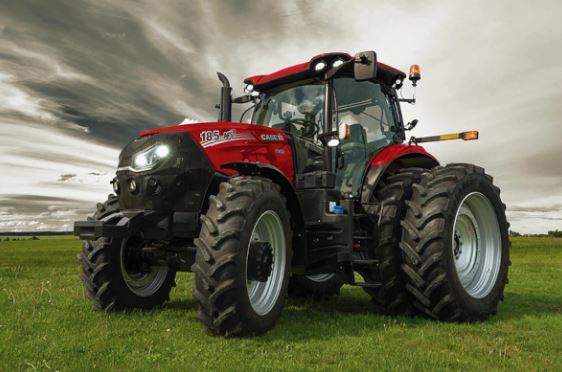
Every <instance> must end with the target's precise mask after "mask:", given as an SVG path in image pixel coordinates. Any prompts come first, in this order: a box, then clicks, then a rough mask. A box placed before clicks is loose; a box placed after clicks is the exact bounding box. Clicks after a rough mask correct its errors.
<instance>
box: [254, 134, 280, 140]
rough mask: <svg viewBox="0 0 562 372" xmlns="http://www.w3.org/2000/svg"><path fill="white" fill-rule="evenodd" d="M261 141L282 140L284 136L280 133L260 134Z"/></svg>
mask: <svg viewBox="0 0 562 372" xmlns="http://www.w3.org/2000/svg"><path fill="white" fill-rule="evenodd" d="M260 138H261V139H262V141H283V140H284V138H283V136H282V135H281V134H262V135H261V136H260Z"/></svg>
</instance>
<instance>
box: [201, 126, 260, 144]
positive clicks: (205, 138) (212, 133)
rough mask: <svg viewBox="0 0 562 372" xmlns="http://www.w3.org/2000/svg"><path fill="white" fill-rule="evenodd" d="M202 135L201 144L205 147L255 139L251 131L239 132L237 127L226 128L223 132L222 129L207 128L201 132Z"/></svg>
mask: <svg viewBox="0 0 562 372" xmlns="http://www.w3.org/2000/svg"><path fill="white" fill-rule="evenodd" d="M199 137H201V146H202V147H203V148H207V147H211V146H216V145H220V144H223V143H226V142H230V141H254V140H255V139H256V137H254V135H253V134H251V133H237V132H236V130H235V129H230V130H226V131H224V132H222V133H221V131H220V130H218V129H217V130H206V131H203V132H201V134H199Z"/></svg>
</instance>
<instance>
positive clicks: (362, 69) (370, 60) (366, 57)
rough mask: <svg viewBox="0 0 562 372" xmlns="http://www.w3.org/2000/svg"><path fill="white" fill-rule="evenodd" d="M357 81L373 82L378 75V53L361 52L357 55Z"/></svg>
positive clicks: (354, 69)
mask: <svg viewBox="0 0 562 372" xmlns="http://www.w3.org/2000/svg"><path fill="white" fill-rule="evenodd" d="M353 75H354V77H355V80H357V81H364V80H372V79H374V78H375V76H376V75H377V53H375V52H374V51H372V50H370V51H366V52H359V53H357V54H356V55H355V63H354V64H353Z"/></svg>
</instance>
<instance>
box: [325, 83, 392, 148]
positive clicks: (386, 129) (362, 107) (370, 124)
mask: <svg viewBox="0 0 562 372" xmlns="http://www.w3.org/2000/svg"><path fill="white" fill-rule="evenodd" d="M334 89H335V92H336V106H337V117H338V124H339V123H346V124H348V125H353V124H361V126H362V127H363V129H364V134H363V136H364V137H365V138H363V140H364V142H365V144H366V150H367V152H369V153H371V152H373V151H376V150H378V149H379V148H382V147H384V146H386V145H388V144H389V143H391V142H392V137H393V135H394V133H395V131H396V122H395V120H394V114H393V112H392V108H391V103H390V101H389V99H388V97H387V95H386V94H385V93H384V91H383V89H382V87H381V86H380V85H379V84H376V83H373V82H371V81H356V80H355V79H353V78H348V77H344V78H339V79H336V80H335V81H334Z"/></svg>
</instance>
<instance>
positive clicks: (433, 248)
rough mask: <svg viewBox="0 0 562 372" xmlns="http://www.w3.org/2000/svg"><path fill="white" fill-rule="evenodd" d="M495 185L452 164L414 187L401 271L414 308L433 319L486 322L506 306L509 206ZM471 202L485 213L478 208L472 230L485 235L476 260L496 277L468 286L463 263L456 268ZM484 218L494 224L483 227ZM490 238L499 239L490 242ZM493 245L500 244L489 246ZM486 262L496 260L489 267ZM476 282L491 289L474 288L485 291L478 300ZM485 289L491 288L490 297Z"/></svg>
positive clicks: (477, 171) (473, 170)
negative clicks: (465, 213) (503, 302)
mask: <svg viewBox="0 0 562 372" xmlns="http://www.w3.org/2000/svg"><path fill="white" fill-rule="evenodd" d="M492 181H493V180H492V177H491V176H489V175H487V174H485V173H484V169H482V168H480V167H477V166H474V165H470V164H449V165H447V166H446V167H441V166H439V167H435V168H433V169H432V171H431V172H430V173H426V174H424V176H423V177H422V180H421V182H420V183H418V184H415V185H414V194H413V196H412V199H411V201H410V202H409V203H408V211H407V213H406V217H405V219H404V221H403V223H402V225H403V235H402V242H401V243H400V247H401V249H402V252H403V258H404V265H403V266H402V269H403V271H404V273H405V274H406V276H407V278H408V279H407V280H408V284H407V285H406V288H407V290H408V292H409V293H410V294H411V297H412V299H413V304H414V306H415V307H416V308H418V309H419V310H421V311H422V312H423V313H424V314H426V315H428V316H430V317H431V318H434V319H439V320H445V321H476V320H484V319H486V318H488V317H489V316H491V315H493V314H495V313H496V311H497V306H498V303H499V301H501V300H503V291H504V287H505V285H506V283H507V272H508V265H509V245H510V242H509V236H508V228H509V224H508V223H507V221H506V217H505V205H504V204H503V203H502V202H501V199H500V189H499V188H498V187H496V186H494V184H493V182H492ZM470 198H477V199H473V200H481V201H482V204H478V205H477V206H479V207H480V208H474V211H476V212H475V214H473V217H474V224H473V225H472V229H473V230H474V231H480V232H479V233H478V234H480V235H478V234H476V235H477V237H478V239H477V242H478V243H477V244H474V245H473V246H474V247H476V248H475V249H476V253H475V255H474V257H476V258H475V260H476V261H477V260H480V262H482V264H481V265H485V264H486V262H497V264H495V266H494V269H493V270H492V269H491V270H489V271H487V270H485V269H482V271H483V272H493V273H494V274H492V276H491V277H489V278H491V279H487V278H484V279H479V280H476V279H471V280H472V282H470V283H466V284H463V283H462V282H461V280H460V279H459V278H460V274H458V272H460V271H459V270H460V269H457V268H456V265H457V264H459V262H458V261H457V262H455V260H458V259H459V257H460V253H461V252H460V251H459V247H460V248H462V242H463V241H462V237H461V236H459V235H457V232H456V230H455V224H456V221H457V216H461V214H460V208H461V206H464V205H465V204H466V201H468V200H471V199H470ZM486 200H487V201H486ZM483 216H491V217H489V218H490V220H489V221H490V222H487V223H485V224H484V225H482V226H484V227H482V226H480V225H479V224H480V223H482V221H485V219H484V217H483ZM458 221H460V217H459V220H458ZM495 221H497V223H496V222H495ZM459 223H460V222H459ZM459 226H460V225H459ZM475 226H476V227H475ZM478 226H480V227H478ZM478 228H480V230H478ZM490 237H495V238H494V239H491V240H490ZM475 241H476V240H475ZM490 241H494V242H496V244H488V243H487V242H490ZM469 248H470V246H469ZM467 250H468V251H470V252H474V250H471V249H467ZM488 252H490V253H488ZM457 254H459V256H457ZM488 254H490V256H488ZM478 257H479V258H478ZM487 257H495V258H493V260H489V261H487V260H488V258H487ZM474 267H476V265H473V268H474ZM478 267H480V264H478ZM472 272H475V273H476V274H478V272H479V270H471V271H470V272H469V274H470V273H472ZM476 277H477V276H475V277H474V278H476ZM480 278H482V276H480ZM480 280H483V281H482V282H480ZM473 282H476V284H478V283H484V284H486V283H487V284H486V285H485V286H484V285H481V286H480V287H477V286H476V285H475V286H474V288H480V292H477V291H476V289H474V294H471V293H469V292H470V291H471V290H473V289H472V288H471V286H472V285H473V284H471V283H473ZM467 286H468V288H467ZM482 288H485V289H486V288H487V289H486V291H487V292H486V291H484V290H482Z"/></svg>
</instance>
